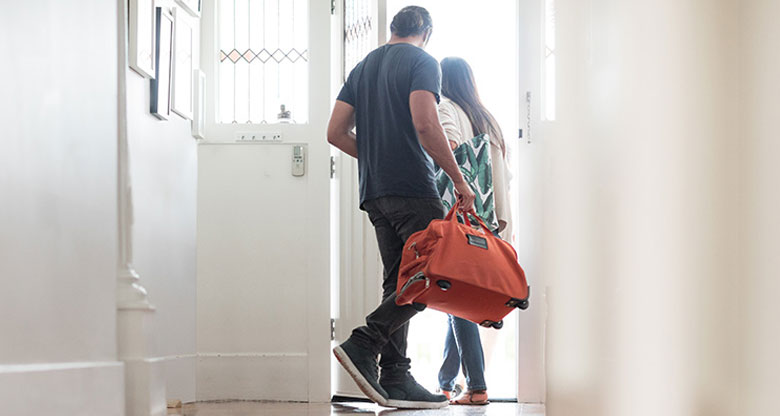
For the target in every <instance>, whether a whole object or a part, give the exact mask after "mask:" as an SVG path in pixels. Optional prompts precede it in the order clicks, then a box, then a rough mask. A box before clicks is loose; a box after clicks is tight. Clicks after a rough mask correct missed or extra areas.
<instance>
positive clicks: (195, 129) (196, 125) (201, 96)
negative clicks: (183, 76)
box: [192, 69, 206, 140]
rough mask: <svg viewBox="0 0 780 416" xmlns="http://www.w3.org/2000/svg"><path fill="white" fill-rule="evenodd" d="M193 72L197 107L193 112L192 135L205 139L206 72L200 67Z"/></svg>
mask: <svg viewBox="0 0 780 416" xmlns="http://www.w3.org/2000/svg"><path fill="white" fill-rule="evenodd" d="M192 72H193V78H194V79H195V94H194V96H195V108H194V112H193V114H192V136H193V137H195V138H197V139H201V140H203V139H205V138H206V135H205V131H206V106H205V104H206V103H205V96H206V74H205V73H203V71H201V70H200V69H195V70H193V71H192Z"/></svg>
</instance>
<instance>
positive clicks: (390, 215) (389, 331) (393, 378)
mask: <svg viewBox="0 0 780 416" xmlns="http://www.w3.org/2000/svg"><path fill="white" fill-rule="evenodd" d="M363 209H364V210H365V211H366V212H368V217H369V218H370V219H371V223H372V224H373V225H374V230H375V231H376V239H377V243H378V244H379V253H380V255H381V256H382V264H383V266H384V282H383V283H382V303H381V304H380V305H379V307H377V308H376V309H375V310H374V311H373V312H371V314H369V315H368V316H367V317H366V325H365V326H361V327H358V328H356V329H355V330H354V331H352V338H353V339H354V340H355V342H357V343H360V344H361V345H363V346H365V347H368V348H371V349H372V350H373V351H374V352H377V353H380V354H381V358H380V360H379V366H380V367H381V368H382V372H381V375H380V381H381V383H382V384H392V383H394V382H400V381H402V380H403V379H404V378H405V376H406V373H407V372H408V371H409V368H410V367H411V366H410V360H409V358H407V357H406V336H407V334H408V332H409V323H408V321H409V319H411V318H412V317H413V316H414V315H415V314H417V312H419V311H421V310H423V309H424V308H425V306H424V305H418V304H415V305H405V306H398V305H396V304H395V289H396V284H397V282H398V267H399V265H400V264H401V253H402V252H403V247H404V243H406V240H407V239H408V238H409V236H411V235H412V234H414V233H416V232H417V231H420V230H423V229H425V228H426V227H427V226H428V223H430V222H431V220H434V219H442V218H444V206H443V205H442V203H441V200H440V199H438V198H431V199H424V198H403V197H383V198H377V199H373V200H370V201H366V202H364V203H363Z"/></svg>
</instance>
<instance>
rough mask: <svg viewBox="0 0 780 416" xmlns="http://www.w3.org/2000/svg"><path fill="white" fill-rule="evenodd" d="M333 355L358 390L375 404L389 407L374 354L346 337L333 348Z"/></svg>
mask: <svg viewBox="0 0 780 416" xmlns="http://www.w3.org/2000/svg"><path fill="white" fill-rule="evenodd" d="M333 355H335V356H336V359H337V360H339V363H341V366H342V367H344V369H345V370H347V373H349V375H350V376H351V377H352V379H353V380H355V383H356V384H357V386H358V388H360V391H362V392H363V393H365V395H366V396H368V398H369V399H371V400H372V401H374V402H375V403H376V404H378V405H380V406H386V407H389V406H388V404H387V398H388V394H387V392H386V391H385V389H383V388H382V386H380V385H379V381H378V378H379V376H378V374H379V373H378V371H377V363H376V356H377V355H376V354H374V353H372V352H371V351H370V350H369V349H368V348H363V347H361V346H359V345H355V343H354V342H352V341H351V340H349V339H348V340H346V341H344V342H343V343H342V344H341V345H339V346H338V347H336V348H334V349H333Z"/></svg>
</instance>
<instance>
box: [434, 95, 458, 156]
mask: <svg viewBox="0 0 780 416" xmlns="http://www.w3.org/2000/svg"><path fill="white" fill-rule="evenodd" d="M439 121H441V126H442V127H443V128H444V134H445V135H446V136H447V140H449V142H450V148H451V149H452V150H455V148H456V147H458V146H459V145H460V144H461V143H463V134H461V132H460V127H459V126H458V113H457V110H455V106H454V105H453V104H452V103H451V102H449V101H442V102H441V103H440V104H439Z"/></svg>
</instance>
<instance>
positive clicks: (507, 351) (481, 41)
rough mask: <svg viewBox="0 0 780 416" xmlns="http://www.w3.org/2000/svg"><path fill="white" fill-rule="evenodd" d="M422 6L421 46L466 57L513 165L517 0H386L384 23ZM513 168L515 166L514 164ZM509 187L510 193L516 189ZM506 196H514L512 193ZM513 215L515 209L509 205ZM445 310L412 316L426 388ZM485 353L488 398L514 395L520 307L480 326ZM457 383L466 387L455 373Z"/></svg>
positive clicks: (435, 367)
mask: <svg viewBox="0 0 780 416" xmlns="http://www.w3.org/2000/svg"><path fill="white" fill-rule="evenodd" d="M410 4H414V5H417V6H422V7H425V8H426V9H427V10H428V11H429V12H430V13H431V16H432V18H433V35H432V36H431V39H430V41H429V43H428V45H427V47H426V48H425V50H426V52H428V53H430V54H431V55H432V56H433V57H434V58H436V59H437V60H439V61H441V60H442V59H444V58H446V57H448V56H457V57H461V58H463V59H465V60H466V61H467V62H468V63H469V65H470V66H471V67H472V70H473V72H474V77H475V79H476V83H477V88H478V90H479V94H480V98H481V99H482V102H483V103H484V104H485V106H486V107H487V108H488V110H489V111H490V112H491V113H492V114H493V115H494V117H495V118H496V120H497V121H498V123H499V124H500V126H501V129H502V130H503V132H504V140H505V141H506V144H507V151H508V156H509V163H510V167H511V166H516V164H517V151H516V150H517V149H516V147H517V145H518V143H516V142H517V140H513V139H514V137H515V135H514V134H513V132H517V131H518V127H519V120H518V114H519V110H518V108H519V98H518V93H517V91H518V42H517V34H518V19H517V16H518V11H517V7H518V6H517V0H494V1H491V2H484V3H483V2H475V1H473V0H448V1H446V2H443V1H441V0H415V1H414V2H410V1H409V0H387V14H386V16H387V22H388V25H389V22H390V21H391V20H392V17H393V16H395V14H396V13H397V12H398V11H399V10H401V9H402V8H403V7H405V6H408V5H410ZM512 171H513V172H515V171H516V170H515V169H512ZM516 189H517V187H516V186H514V187H512V190H511V191H510V192H516ZM510 200H512V201H516V200H517V198H516V195H511V196H510ZM513 211H514V213H515V215H514V217H516V208H515V207H513ZM447 327H448V322H447V315H446V314H444V313H441V312H438V311H434V310H425V311H424V312H422V313H420V314H418V315H417V316H415V317H414V319H412V320H411V324H410V328H409V346H408V351H407V353H408V356H409V358H411V360H412V366H413V369H412V372H413V373H414V375H415V378H416V379H417V381H418V382H419V383H420V384H422V385H423V386H424V387H426V388H427V389H429V390H430V391H434V390H435V389H436V388H438V386H439V383H438V378H437V375H438V372H439V368H440V366H441V363H442V357H443V350H444V340H445V336H446V334H447ZM480 336H481V338H482V346H483V349H484V352H485V380H486V382H487V385H488V391H489V393H490V397H491V399H492V400H497V399H508V400H515V399H517V392H518V377H517V376H518V374H517V372H518V347H517V345H518V312H512V313H511V314H509V315H508V316H507V317H506V318H505V319H504V327H503V329H501V330H495V329H492V328H491V329H486V328H480ZM457 383H459V384H462V385H463V387H464V388H466V387H467V386H466V385H465V380H463V375H462V372H461V375H459V378H458V380H457Z"/></svg>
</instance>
